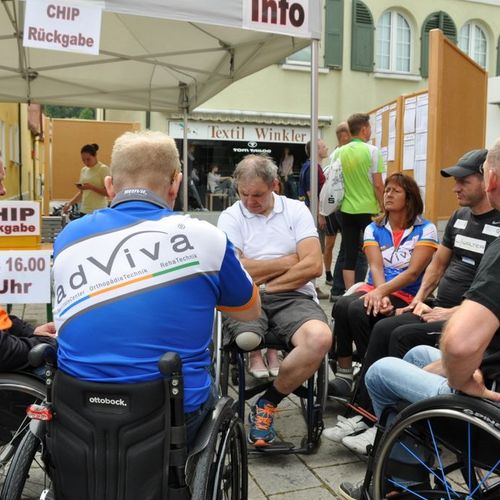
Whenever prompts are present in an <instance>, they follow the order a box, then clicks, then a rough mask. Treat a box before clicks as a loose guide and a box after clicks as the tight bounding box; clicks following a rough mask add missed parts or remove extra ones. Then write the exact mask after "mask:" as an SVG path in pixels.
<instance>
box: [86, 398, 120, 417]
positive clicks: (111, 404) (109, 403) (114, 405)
mask: <svg viewBox="0 0 500 500" xmlns="http://www.w3.org/2000/svg"><path fill="white" fill-rule="evenodd" d="M87 403H88V405H89V406H91V407H92V408H94V409H98V410H111V411H113V412H114V413H125V412H128V411H130V410H129V403H130V401H129V398H128V397H127V396H115V395H110V394H87Z"/></svg>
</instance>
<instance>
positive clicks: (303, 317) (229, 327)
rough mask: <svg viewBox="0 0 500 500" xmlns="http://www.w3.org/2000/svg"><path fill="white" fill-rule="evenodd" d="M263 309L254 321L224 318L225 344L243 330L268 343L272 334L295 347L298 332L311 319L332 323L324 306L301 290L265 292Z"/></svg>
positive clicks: (286, 344)
mask: <svg viewBox="0 0 500 500" xmlns="http://www.w3.org/2000/svg"><path fill="white" fill-rule="evenodd" d="M260 298H261V302H262V312H261V315H260V318H259V319H257V320H254V321H245V322H243V321H237V320H234V319H232V318H229V317H227V316H224V317H223V326H224V344H226V345H227V344H228V343H231V342H234V340H235V338H236V337H237V336H238V335H239V334H241V333H243V332H253V333H256V334H257V335H259V336H260V337H261V338H262V339H263V341H264V342H263V344H265V342H266V336H267V335H268V334H270V335H273V336H274V337H277V338H279V339H280V340H281V341H282V342H283V347H284V348H289V349H293V345H292V343H291V340H292V337H293V335H294V334H295V332H296V331H297V330H298V329H299V328H300V327H301V326H302V325H303V324H304V323H306V322H307V321H310V320H313V319H315V320H318V321H323V322H324V323H326V324H328V320H327V318H326V315H325V313H324V311H323V309H322V308H321V307H320V305H319V304H317V303H316V302H315V301H314V300H313V298H312V297H311V296H310V295H305V294H304V293H300V292H284V293H261V295H260Z"/></svg>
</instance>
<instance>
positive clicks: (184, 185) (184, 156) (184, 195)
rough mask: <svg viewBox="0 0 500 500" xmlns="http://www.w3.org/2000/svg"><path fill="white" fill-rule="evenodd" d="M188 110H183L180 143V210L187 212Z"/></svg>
mask: <svg viewBox="0 0 500 500" xmlns="http://www.w3.org/2000/svg"><path fill="white" fill-rule="evenodd" d="M188 182H189V179H188V110H187V108H186V107H185V108H184V140H183V141H182V210H183V211H184V212H187V211H188Z"/></svg>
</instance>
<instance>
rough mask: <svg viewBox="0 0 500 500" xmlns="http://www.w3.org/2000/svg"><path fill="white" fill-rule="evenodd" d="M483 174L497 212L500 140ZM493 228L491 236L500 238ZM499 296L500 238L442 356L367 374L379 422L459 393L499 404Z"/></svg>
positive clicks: (431, 351) (412, 358)
mask: <svg viewBox="0 0 500 500" xmlns="http://www.w3.org/2000/svg"><path fill="white" fill-rule="evenodd" d="M483 171H484V186H485V191H486V193H487V197H488V200H489V202H490V204H491V206H492V207H494V208H496V209H497V210H498V209H500V139H498V140H497V141H496V143H495V144H494V146H493V147H492V149H490V151H489V152H488V154H487V157H486V161H485V163H484V166H483V167H482V168H481V173H482V172H483ZM494 222H495V221H492V224H491V227H489V228H487V231H490V232H492V233H500V225H499V224H495V223H494ZM499 296H500V234H498V235H497V238H496V239H495V240H494V241H493V242H492V243H491V244H490V245H489V247H488V248H487V250H486V251H485V252H484V256H483V258H482V259H481V263H480V264H479V266H478V269H477V272H476V274H475V276H474V279H473V282H472V284H471V286H470V288H469V290H467V292H466V293H465V295H464V299H465V300H464V301H463V302H462V304H461V305H460V306H459V307H458V308H457V309H456V310H455V311H454V313H453V314H452V316H451V318H450V319H449V321H448V322H447V324H446V326H445V329H444V333H443V336H442V339H441V343H440V349H441V350H439V349H436V348H434V347H430V346H425V345H423V346H417V347H414V348H413V349H411V350H410V351H409V352H408V353H407V354H406V355H405V357H404V359H397V358H394V357H385V358H383V359H380V360H378V361H377V362H376V363H374V364H373V365H372V366H371V367H370V368H369V369H368V371H367V372H366V376H365V382H366V386H367V388H368V392H369V394H370V397H371V400H372V403H373V408H374V410H375V414H376V415H377V417H379V418H380V416H381V414H382V412H383V410H384V409H385V408H386V407H391V406H392V407H394V406H396V404H398V403H399V402H400V401H407V402H410V403H415V402H417V401H421V400H423V399H427V398H430V397H433V396H438V395H441V394H451V393H453V392H454V391H460V392H462V393H464V394H468V395H469V396H475V397H479V398H485V399H489V400H491V401H494V402H497V403H500V392H498V391H500V301H499V300H498V297H499ZM421 367H423V368H421ZM364 434H365V433H364ZM340 490H341V492H342V495H343V496H345V497H346V498H356V499H357V498H360V496H359V495H360V493H361V489H360V488H359V487H358V486H353V485H352V484H350V483H342V484H341V485H340Z"/></svg>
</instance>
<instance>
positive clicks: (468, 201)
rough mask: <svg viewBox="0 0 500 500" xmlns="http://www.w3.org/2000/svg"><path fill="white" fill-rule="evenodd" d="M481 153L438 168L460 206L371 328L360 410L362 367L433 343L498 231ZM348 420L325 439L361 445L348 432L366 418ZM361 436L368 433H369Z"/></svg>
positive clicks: (366, 402)
mask: <svg viewBox="0 0 500 500" xmlns="http://www.w3.org/2000/svg"><path fill="white" fill-rule="evenodd" d="M486 154H487V150H486V149H478V150H473V151H470V152H468V153H466V154H465V155H464V156H462V157H461V158H460V159H459V160H458V162H457V164H456V165H455V166H452V167H449V168H445V169H443V170H441V175H443V176H444V177H450V176H453V177H454V180H455V185H454V187H453V191H454V192H455V193H456V196H457V200H458V203H459V205H460V207H461V208H459V209H458V210H456V211H455V213H454V214H453V215H452V216H451V218H450V220H449V221H448V224H447V225H446V229H445V233H444V237H443V241H442V243H441V244H440V245H439V248H438V251H437V252H436V253H435V255H434V257H433V259H432V262H431V263H430V264H429V266H428V267H427V269H426V272H425V274H424V277H423V279H422V284H421V286H420V289H419V291H418V292H417V294H416V295H415V298H414V300H413V301H412V303H411V304H410V305H409V306H407V307H405V308H404V309H401V310H399V311H398V312H399V314H398V312H397V313H396V314H397V315H396V316H393V317H389V318H386V319H383V320H381V321H379V322H378V323H377V324H376V325H375V326H374V328H373V331H372V333H371V335H370V342H369V344H368V348H367V352H366V355H365V359H364V361H363V372H362V376H361V378H360V383H359V386H358V392H357V395H356V403H357V404H359V405H360V406H361V407H363V408H365V409H368V410H371V402H370V398H369V395H368V392H367V390H366V387H365V384H364V380H363V378H364V374H365V373H366V371H367V370H368V369H369V368H370V366H371V365H373V363H375V362H376V361H377V360H379V359H381V358H383V357H385V356H394V357H397V358H402V357H403V356H404V355H405V354H406V353H407V352H408V351H409V350H410V349H411V348H412V347H415V346H417V345H422V344H423V345H429V346H436V345H437V343H438V341H439V337H440V335H441V331H442V329H443V327H444V325H445V322H446V321H447V320H448V319H449V318H450V317H451V315H452V314H453V312H454V311H455V310H456V309H458V307H459V305H460V304H461V302H462V300H463V296H464V294H465V292H466V291H467V290H468V289H469V287H470V285H471V283H472V281H473V279H474V276H475V274H476V271H477V268H478V266H479V263H480V262H481V259H482V257H483V255H484V252H485V250H486V248H487V247H488V245H490V243H492V242H493V241H494V240H495V238H496V236H498V234H500V233H498V232H499V231H500V212H499V211H498V210H496V209H493V208H492V207H491V205H490V203H489V201H488V198H487V197H486V192H485V189H484V181H483V174H482V171H481V169H482V166H483V163H484V161H485V159H486ZM497 233H498V234H497ZM438 284H439V288H438V293H437V298H436V302H435V307H430V306H429V305H427V304H425V303H424V300H426V299H427V298H428V296H429V295H430V294H431V293H432V292H433V291H434V289H435V288H436V287H437V285H438ZM351 419H352V420H351ZM351 419H349V420H350V421H352V425H350V426H349V427H346V428H345V429H346V430H345V431H344V432H340V431H339V429H336V428H333V430H330V429H327V430H326V431H325V433H324V434H325V437H327V438H328V437H329V436H330V435H332V436H333V438H334V439H333V440H335V441H338V440H339V438H337V439H335V438H336V437H337V436H340V434H342V437H341V438H340V439H341V440H342V443H343V444H344V445H345V446H347V447H348V448H350V449H352V450H353V451H355V452H360V451H362V450H364V449H366V442H365V436H363V435H355V436H353V437H351V436H352V434H357V432H358V431H360V430H363V429H365V428H366V424H369V422H365V423H364V422H363V421H362V419H361V417H360V416H359V415H354V416H353V417H351ZM339 432H340V433H339ZM367 436H371V437H373V433H371V434H370V433H369V434H368V435H367Z"/></svg>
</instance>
